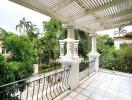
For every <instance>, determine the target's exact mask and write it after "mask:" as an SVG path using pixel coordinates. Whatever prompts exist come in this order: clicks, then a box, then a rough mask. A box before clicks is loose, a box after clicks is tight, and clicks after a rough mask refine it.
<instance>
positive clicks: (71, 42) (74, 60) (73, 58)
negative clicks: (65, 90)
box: [60, 26, 80, 89]
mask: <svg viewBox="0 0 132 100" xmlns="http://www.w3.org/2000/svg"><path fill="white" fill-rule="evenodd" d="M67 32H68V33H67V39H64V40H62V41H65V42H66V43H67V53H66V55H64V56H63V57H61V55H60V63H62V66H63V67H64V66H65V67H66V66H71V68H70V74H69V81H68V82H69V85H70V88H71V89H75V88H76V87H77V86H78V85H79V63H80V59H79V56H78V43H79V40H75V39H74V38H75V32H74V26H67ZM60 47H61V46H60Z"/></svg>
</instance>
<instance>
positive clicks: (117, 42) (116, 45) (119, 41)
mask: <svg viewBox="0 0 132 100" xmlns="http://www.w3.org/2000/svg"><path fill="white" fill-rule="evenodd" d="M123 43H127V44H129V43H132V40H115V41H114V46H115V47H116V49H120V44H123Z"/></svg>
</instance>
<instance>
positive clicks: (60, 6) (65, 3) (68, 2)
mask: <svg viewBox="0 0 132 100" xmlns="http://www.w3.org/2000/svg"><path fill="white" fill-rule="evenodd" d="M74 1H75V0H63V1H62V2H61V3H59V4H57V5H55V6H54V7H53V8H52V10H53V11H57V10H60V9H62V8H64V7H65V6H67V5H69V4H71V3H72V2H74Z"/></svg>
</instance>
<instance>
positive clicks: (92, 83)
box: [63, 72, 132, 100]
mask: <svg viewBox="0 0 132 100" xmlns="http://www.w3.org/2000/svg"><path fill="white" fill-rule="evenodd" d="M63 100H132V77H128V76H126V75H123V76H122V75H115V74H110V73H105V72H98V73H97V74H95V75H94V76H93V77H91V78H90V79H86V80H85V81H84V82H83V83H82V84H81V85H80V86H79V87H78V88H77V89H75V90H74V91H72V92H71V93H70V94H68V95H67V96H66V97H64V98H63Z"/></svg>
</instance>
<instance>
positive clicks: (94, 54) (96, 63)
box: [87, 34, 100, 73]
mask: <svg viewBox="0 0 132 100" xmlns="http://www.w3.org/2000/svg"><path fill="white" fill-rule="evenodd" d="M90 36H91V37H92V50H91V52H90V53H89V54H87V56H88V57H89V62H91V61H93V62H91V63H92V64H91V63H90V64H89V73H92V72H93V71H95V72H97V71H98V70H99V56H100V54H99V53H98V52H97V46H96V37H97V34H90Z"/></svg>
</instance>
